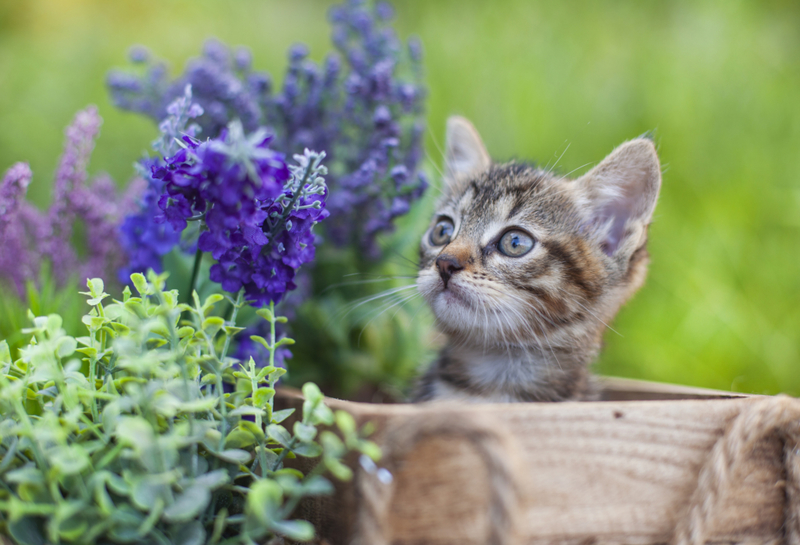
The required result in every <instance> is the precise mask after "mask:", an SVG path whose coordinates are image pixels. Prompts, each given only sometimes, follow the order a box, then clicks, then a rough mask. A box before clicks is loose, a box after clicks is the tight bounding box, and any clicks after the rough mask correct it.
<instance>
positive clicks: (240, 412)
mask: <svg viewBox="0 0 800 545" xmlns="http://www.w3.org/2000/svg"><path fill="white" fill-rule="evenodd" d="M257 414H260V415H261V416H266V415H267V413H266V411H264V409H259V408H258V407H250V406H249V405H242V406H241V407H237V408H236V409H234V410H232V411H230V412H229V413H228V416H244V415H251V416H255V415H257Z"/></svg>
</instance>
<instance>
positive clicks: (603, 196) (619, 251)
mask: <svg viewBox="0 0 800 545" xmlns="http://www.w3.org/2000/svg"><path fill="white" fill-rule="evenodd" d="M578 183H579V184H580V185H581V186H583V189H584V192H585V193H584V194H585V195H586V196H587V197H588V200H589V207H590V210H591V211H590V214H591V216H590V224H591V226H592V228H593V229H595V230H597V231H598V232H599V233H601V234H602V237H603V240H602V244H603V249H604V250H605V252H606V254H608V255H609V256H625V257H626V258H627V257H629V256H630V255H631V254H633V252H634V251H635V250H636V249H637V248H639V246H641V244H642V243H643V242H644V240H645V238H646V236H647V235H646V229H647V225H648V224H649V223H650V220H651V218H652V217H653V210H654V209H655V207H656V200H657V199H658V191H659V189H660V188H661V166H660V164H659V162H658V155H657V153H656V148H655V146H654V145H653V142H652V141H651V140H649V139H647V138H638V139H636V140H631V141H629V142H625V143H624V144H622V145H621V146H619V147H618V148H617V149H615V150H614V151H613V152H611V154H610V155H609V156H608V157H606V158H605V159H603V161H602V162H601V163H600V164H599V165H597V166H596V167H594V168H593V169H592V170H590V171H589V172H588V173H586V174H585V175H584V176H582V177H581V178H580V179H579V180H578Z"/></svg>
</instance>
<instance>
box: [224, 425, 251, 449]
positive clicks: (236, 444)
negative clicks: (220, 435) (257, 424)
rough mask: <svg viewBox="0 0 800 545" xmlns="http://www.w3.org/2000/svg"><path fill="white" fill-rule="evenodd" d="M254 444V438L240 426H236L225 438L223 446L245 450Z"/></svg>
mask: <svg viewBox="0 0 800 545" xmlns="http://www.w3.org/2000/svg"><path fill="white" fill-rule="evenodd" d="M256 442H257V439H256V436H255V435H253V433H251V432H250V431H249V430H247V429H243V428H241V427H240V426H236V427H235V428H233V429H232V430H231V431H230V433H228V435H227V436H225V446H226V447H228V448H237V449H238V448H247V447H249V446H250V445H254V444H256Z"/></svg>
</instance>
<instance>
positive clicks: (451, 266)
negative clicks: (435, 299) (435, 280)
mask: <svg viewBox="0 0 800 545" xmlns="http://www.w3.org/2000/svg"><path fill="white" fill-rule="evenodd" d="M436 268H437V269H439V276H441V277H442V282H444V287H445V289H447V281H448V280H450V277H451V276H453V275H454V274H456V273H457V272H458V271H460V270H462V269H463V268H464V264H463V263H462V262H461V261H460V260H459V259H458V258H457V257H455V256H453V255H449V254H443V255H440V256H439V257H437V258H436Z"/></svg>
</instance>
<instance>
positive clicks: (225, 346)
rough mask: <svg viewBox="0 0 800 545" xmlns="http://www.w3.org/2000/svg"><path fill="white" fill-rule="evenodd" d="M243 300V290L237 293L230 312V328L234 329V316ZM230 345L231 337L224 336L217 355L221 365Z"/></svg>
mask: <svg viewBox="0 0 800 545" xmlns="http://www.w3.org/2000/svg"><path fill="white" fill-rule="evenodd" d="M243 298H244V288H241V289H240V290H239V293H237V294H236V302H235V303H234V304H233V311H231V319H230V323H231V326H233V327H236V316H237V315H238V314H239V307H241V306H242V299H243ZM230 345H231V335H226V336H225V344H223V345H222V352H221V353H220V355H219V361H220V363H222V362H223V361H224V360H225V356H227V355H228V348H229V347H230Z"/></svg>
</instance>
